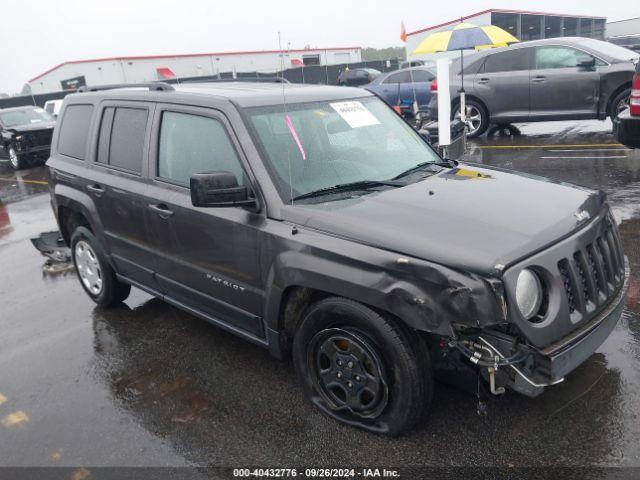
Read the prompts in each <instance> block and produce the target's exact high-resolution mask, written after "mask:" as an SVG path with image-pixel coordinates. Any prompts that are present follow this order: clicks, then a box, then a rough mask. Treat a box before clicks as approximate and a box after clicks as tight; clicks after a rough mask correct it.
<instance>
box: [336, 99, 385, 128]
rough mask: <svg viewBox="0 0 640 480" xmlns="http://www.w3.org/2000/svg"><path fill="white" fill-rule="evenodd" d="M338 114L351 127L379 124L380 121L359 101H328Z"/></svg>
mask: <svg viewBox="0 0 640 480" xmlns="http://www.w3.org/2000/svg"><path fill="white" fill-rule="evenodd" d="M329 105H331V108H333V109H334V110H335V111H336V112H338V115H340V116H341V117H342V118H343V119H344V121H345V122H347V123H348V124H349V126H350V127H351V128H358V127H367V126H369V125H379V124H380V122H379V121H378V119H377V118H376V117H374V116H373V113H371V112H370V111H369V110H367V107H365V106H364V105H363V104H362V103H361V102H335V103H330V104H329Z"/></svg>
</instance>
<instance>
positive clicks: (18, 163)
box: [9, 146, 25, 170]
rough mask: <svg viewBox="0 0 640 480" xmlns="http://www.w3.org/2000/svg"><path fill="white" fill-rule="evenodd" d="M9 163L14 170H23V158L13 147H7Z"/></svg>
mask: <svg viewBox="0 0 640 480" xmlns="http://www.w3.org/2000/svg"><path fill="white" fill-rule="evenodd" d="M9 163H10V164H11V167H13V169H14V170H20V169H21V168H24V166H25V162H24V156H23V155H20V154H19V153H18V152H17V151H16V149H15V148H14V147H13V146H10V147H9Z"/></svg>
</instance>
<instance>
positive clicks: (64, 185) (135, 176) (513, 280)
mask: <svg viewBox="0 0 640 480" xmlns="http://www.w3.org/2000/svg"><path fill="white" fill-rule="evenodd" d="M89 90H90V89H89ZM47 165H48V171H49V175H50V180H51V181H50V188H51V196H52V206H53V210H54V212H55V216H56V218H57V220H58V224H59V227H60V231H61V233H62V235H63V237H64V239H65V240H66V241H67V243H68V244H69V245H70V247H71V251H72V257H73V261H74V263H75V268H76V271H77V274H78V277H79V279H80V282H81V284H82V286H83V287H84V289H85V290H86V292H87V294H88V295H89V296H90V297H91V298H92V299H93V300H94V301H95V302H96V303H97V304H98V305H101V306H104V307H107V306H112V305H114V304H117V303H118V302H121V301H122V300H124V299H125V298H126V297H127V296H128V294H129V291H130V288H131V285H134V286H136V287H139V288H141V289H142V290H145V291H147V292H149V293H151V294H153V295H155V296H157V297H159V298H162V299H164V300H165V301H166V302H168V303H170V304H172V305H175V306H177V307H179V308H181V309H184V310H186V311H188V312H191V313H193V314H194V315H197V316H199V317H201V318H203V319H206V320H208V321H209V322H211V323H213V324H215V325H217V326H219V327H221V328H224V329H227V330H229V331H231V332H234V333H235V334H237V335H239V336H241V337H243V338H245V339H247V340H250V341H252V342H254V343H256V344H258V345H262V346H264V347H266V348H268V349H269V350H270V352H271V353H272V354H273V355H275V356H277V357H284V356H286V355H288V354H291V355H292V357H293V362H294V365H295V368H296V370H297V373H298V376H299V379H300V382H301V383H302V386H303V388H304V391H305V393H306V395H307V396H308V397H309V399H310V400H311V402H312V403H313V404H314V405H315V406H316V407H318V408H319V409H320V410H322V411H323V412H325V413H327V414H328V415H330V416H332V417H333V418H336V419H338V420H340V421H342V422H345V423H347V424H350V425H355V426H358V427H361V428H365V429H367V430H370V431H374V432H380V433H385V434H389V435H396V434H398V433H400V432H401V431H403V430H405V429H407V428H409V427H411V426H412V425H414V424H415V423H416V422H417V421H418V420H419V419H420V417H421V416H422V415H423V414H424V412H425V411H426V410H427V407H428V404H429V401H430V399H431V395H432V391H433V388H434V386H433V379H434V373H433V372H434V371H437V372H439V374H440V373H441V372H444V374H443V377H444V378H447V376H448V375H454V374H456V372H460V371H462V372H473V374H474V375H480V376H481V378H482V379H483V381H482V384H484V385H486V386H487V390H490V391H491V392H492V393H494V394H500V393H502V392H504V390H505V388H510V389H512V390H515V391H517V392H520V393H522V394H525V395H528V396H536V395H538V394H540V393H541V392H542V390H543V389H544V388H545V387H547V386H549V385H553V384H556V383H558V382H560V381H562V379H563V378H564V377H565V375H567V374H568V373H569V372H570V371H572V370H573V369H575V368H576V367H577V366H578V365H579V364H581V363H582V362H583V361H584V360H585V359H586V358H587V357H589V356H590V355H591V354H592V353H593V352H594V351H595V350H596V349H597V348H598V346H599V345H600V344H602V342H603V341H604V340H605V339H606V338H607V336H608V335H609V333H610V332H611V331H612V329H613V328H614V326H615V325H616V323H617V321H618V319H619V318H620V315H621V312H622V308H623V304H624V302H623V300H624V296H625V293H626V286H627V283H628V282H627V279H628V268H627V261H626V258H625V256H624V254H623V251H622V248H621V242H620V237H619V234H618V230H617V227H616V224H615V222H614V220H613V218H612V214H611V212H610V210H609V206H608V204H607V203H606V202H605V196H604V194H603V193H602V192H597V191H592V190H587V189H584V188H579V187H576V186H572V185H567V184H562V183H558V182H553V181H550V180H548V179H544V178H538V177H532V176H530V175H524V174H518V173H515V172H509V171H506V170H503V169H499V168H493V167H486V166H480V165H474V164H456V163H454V162H452V161H448V160H444V159H442V158H441V157H439V156H438V155H437V154H436V153H435V151H434V150H433V149H432V148H431V147H430V146H429V145H428V144H427V143H426V142H425V141H424V140H423V139H422V138H421V137H420V135H418V133H416V132H415V131H414V130H413V129H412V128H411V127H410V126H409V125H408V124H407V123H405V121H404V120H403V119H402V118H401V117H400V116H398V115H397V114H395V112H394V111H393V110H392V109H391V108H390V107H388V106H387V105H386V104H385V103H384V102H382V101H381V100H379V99H378V98H376V97H375V96H373V95H372V94H370V93H369V92H367V91H365V90H360V89H354V88H347V87H327V86H305V85H292V84H275V83H274V84H255V83H251V84H243V83H240V82H238V83H216V84H208V85H206V84H202V85H200V84H187V85H181V86H176V87H175V88H174V87H172V86H170V85H167V84H150V85H145V88H128V89H127V88H121V89H111V90H105V89H103V90H98V91H85V92H82V93H76V94H73V95H69V96H67V97H66V99H65V102H64V105H63V107H62V112H61V115H60V120H59V122H58V125H57V126H56V128H55V133H54V138H53V144H52V152H51V158H50V159H49V161H48V163H47Z"/></svg>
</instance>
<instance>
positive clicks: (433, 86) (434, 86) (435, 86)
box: [430, 80, 438, 92]
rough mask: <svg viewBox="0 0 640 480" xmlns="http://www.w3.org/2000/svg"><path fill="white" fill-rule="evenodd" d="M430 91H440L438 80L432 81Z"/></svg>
mask: <svg viewBox="0 0 640 480" xmlns="http://www.w3.org/2000/svg"><path fill="white" fill-rule="evenodd" d="M430 90H431V91H432V92H437V91H438V81H437V80H431V87H430Z"/></svg>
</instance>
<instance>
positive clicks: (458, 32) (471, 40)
mask: <svg viewBox="0 0 640 480" xmlns="http://www.w3.org/2000/svg"><path fill="white" fill-rule="evenodd" d="M518 41H519V40H518V39H517V38H516V37H514V36H513V35H511V34H510V33H509V32H507V31H505V30H503V29H501V28H500V27H496V26H495V25H485V26H482V27H479V26H477V25H473V24H472V23H459V24H458V25H456V26H455V27H454V28H453V30H447V31H444V32H436V33H432V34H431V35H429V36H428V37H427V38H425V39H424V40H423V41H422V42H420V44H419V45H418V46H417V47H416V49H415V50H414V51H413V52H412V54H413V55H419V54H422V53H436V52H448V51H452V50H467V49H471V48H476V47H485V46H492V47H497V46H504V45H509V44H511V43H517V42H518ZM485 48H486V47H485Z"/></svg>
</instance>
